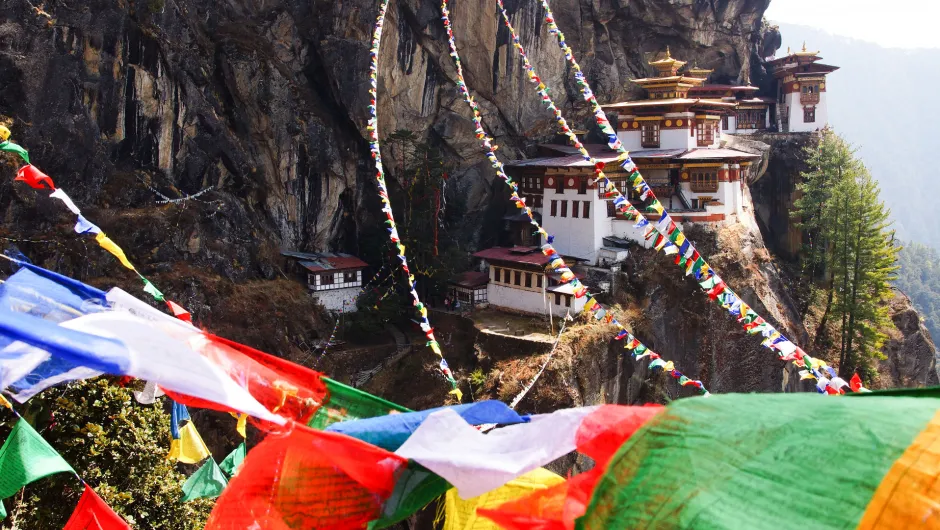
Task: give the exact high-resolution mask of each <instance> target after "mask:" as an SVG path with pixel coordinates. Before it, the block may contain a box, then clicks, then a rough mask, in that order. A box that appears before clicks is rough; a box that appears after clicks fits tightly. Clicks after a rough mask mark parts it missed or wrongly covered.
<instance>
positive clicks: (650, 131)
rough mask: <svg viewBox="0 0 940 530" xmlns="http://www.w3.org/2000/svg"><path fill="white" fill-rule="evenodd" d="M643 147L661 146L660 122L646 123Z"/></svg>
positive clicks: (643, 130)
mask: <svg viewBox="0 0 940 530" xmlns="http://www.w3.org/2000/svg"><path fill="white" fill-rule="evenodd" d="M642 134H643V136H642V141H641V143H642V145H643V147H659V124H658V123H644V124H643V128H642Z"/></svg>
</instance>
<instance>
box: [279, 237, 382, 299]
mask: <svg viewBox="0 0 940 530" xmlns="http://www.w3.org/2000/svg"><path fill="white" fill-rule="evenodd" d="M281 255H282V256H285V257H287V258H291V259H292V260H294V261H296V263H297V265H298V266H299V268H300V270H301V273H302V274H303V275H304V276H305V278H306V280H307V288H308V289H310V295H311V296H313V297H314V298H316V299H317V300H318V301H319V302H320V303H321V304H322V305H323V307H324V308H326V309H327V310H329V311H341V312H345V313H353V312H355V311H356V297H358V296H359V291H360V290H361V289H362V271H363V269H365V268H366V267H368V266H369V265H368V264H367V263H366V262H364V261H362V260H361V259H359V258H357V257H356V256H353V255H350V254H342V253H339V252H319V253H315V254H314V253H307V252H292V251H284V252H281Z"/></svg>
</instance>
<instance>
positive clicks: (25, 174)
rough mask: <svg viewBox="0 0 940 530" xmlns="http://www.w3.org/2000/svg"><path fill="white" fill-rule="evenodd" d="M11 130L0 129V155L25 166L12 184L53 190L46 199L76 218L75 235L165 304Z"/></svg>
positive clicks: (161, 297)
mask: <svg viewBox="0 0 940 530" xmlns="http://www.w3.org/2000/svg"><path fill="white" fill-rule="evenodd" d="M10 134H11V133H10V130H9V129H8V128H6V127H5V126H2V125H0V140H2V141H0V151H7V152H11V153H16V154H17V155H19V156H20V158H22V159H23V161H24V162H26V165H25V166H23V167H21V168H20V169H19V170H18V171H17V173H16V178H15V179H14V180H18V181H22V182H25V183H26V184H27V185H29V187H31V188H33V189H37V190H52V193H51V194H50V195H49V196H50V197H52V198H55V199H58V200H59V201H61V202H62V203H63V204H64V205H65V207H66V208H68V209H69V211H71V212H72V213H73V214H75V216H76V218H77V222H76V223H75V228H74V230H75V232H76V233H78V234H93V235H94V236H95V241H96V242H97V243H98V245H99V246H100V247H101V248H103V249H104V250H107V251H108V252H109V253H111V254H112V255H113V256H114V257H115V258H117V260H118V261H120V262H121V265H123V266H124V267H125V268H127V269H130V270H132V271H134V274H136V275H137V277H138V278H140V279H141V281H142V282H143V284H144V287H143V290H144V292H145V293H147V294H149V295H150V296H152V297H153V298H154V300H156V301H158V302H167V303H168V301H167V300H166V298H164V296H163V293H162V292H160V290H159V289H157V286H155V285H154V284H153V282H151V281H150V280H149V279H147V277H145V276H144V275H143V274H141V273H140V271H138V270H137V268H136V267H135V266H134V264H133V263H131V262H130V260H129V259H128V258H127V255H126V254H125V253H124V250H123V249H121V247H119V246H118V245H117V244H116V243H115V242H114V241H112V240H111V238H109V237H108V236H107V235H106V234H105V233H104V232H103V231H102V230H101V228H99V227H98V226H97V225H95V224H94V223H92V222H90V221H88V220H87V219H85V217H84V216H83V215H82V212H81V210H80V209H79V208H78V206H77V205H76V204H75V203H74V202H73V201H72V199H71V198H70V197H69V196H68V195H67V194H66V193H65V191H64V190H62V188H56V187H55V183H54V182H53V180H52V178H51V177H50V176H49V175H46V174H45V173H43V172H42V171H40V170H39V169H38V168H36V166H34V165H32V163H31V162H30V159H29V152H28V151H27V150H26V149H24V148H23V147H21V146H19V145H17V144H15V143H13V142H11V141H10Z"/></svg>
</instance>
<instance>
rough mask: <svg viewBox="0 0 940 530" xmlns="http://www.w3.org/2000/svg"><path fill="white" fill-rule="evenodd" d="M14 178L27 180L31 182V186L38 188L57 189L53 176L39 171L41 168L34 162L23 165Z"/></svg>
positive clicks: (28, 182)
mask: <svg viewBox="0 0 940 530" xmlns="http://www.w3.org/2000/svg"><path fill="white" fill-rule="evenodd" d="M13 180H19V181H21V182H25V183H27V184H29V187H31V188H35V189H37V190H45V189H50V190H53V191H55V184H53V183H52V177H50V176H49V175H46V174H45V173H43V172H42V171H39V169H37V168H36V166H34V165H32V164H27V165H25V166H23V167H21V168H20V170H19V171H17V172H16V178H15V179H13Z"/></svg>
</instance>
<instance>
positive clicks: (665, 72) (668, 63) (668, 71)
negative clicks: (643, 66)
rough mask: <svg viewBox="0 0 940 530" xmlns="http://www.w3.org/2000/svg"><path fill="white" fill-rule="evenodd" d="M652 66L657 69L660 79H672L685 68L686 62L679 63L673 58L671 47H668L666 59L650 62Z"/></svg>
mask: <svg viewBox="0 0 940 530" xmlns="http://www.w3.org/2000/svg"><path fill="white" fill-rule="evenodd" d="M649 64H650V66H652V67H653V68H655V69H656V71H657V72H658V73H659V77H671V76H674V75H676V73H677V72H678V71H679V69H680V68H682V67H683V66H685V64H686V63H685V61H679V60H677V59H673V58H672V52H671V51H670V50H669V46H666V57H665V58H663V59H659V60H657V61H650V63H649Z"/></svg>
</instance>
